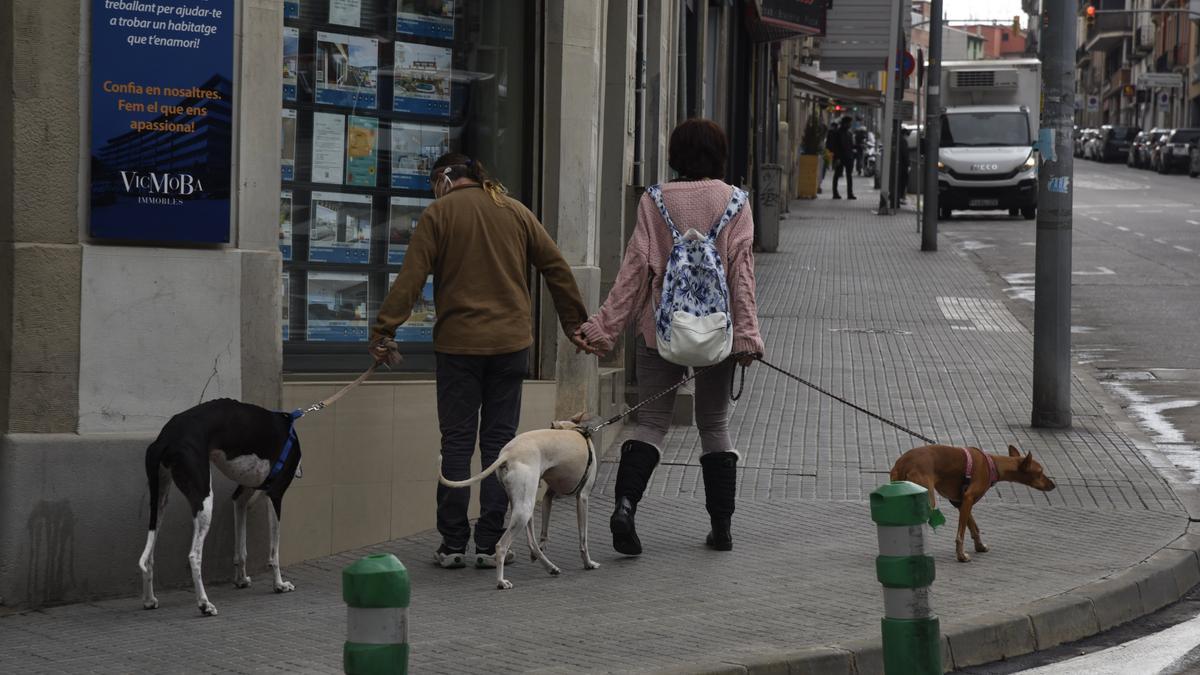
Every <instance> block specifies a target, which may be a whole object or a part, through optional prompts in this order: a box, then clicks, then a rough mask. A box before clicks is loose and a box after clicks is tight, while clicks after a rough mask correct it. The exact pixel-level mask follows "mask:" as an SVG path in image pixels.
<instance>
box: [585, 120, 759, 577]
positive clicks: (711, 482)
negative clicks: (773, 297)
mask: <svg viewBox="0 0 1200 675" xmlns="http://www.w3.org/2000/svg"><path fill="white" fill-rule="evenodd" d="M667 152H668V163H669V164H670V166H671V168H672V169H674V170H675V172H676V173H677V174H678V178H677V179H675V180H673V181H671V182H669V183H666V184H664V185H661V186H655V187H652V188H650V189H649V190H647V193H646V194H645V195H643V196H642V199H641V203H640V204H639V205H638V216H637V225H636V226H635V228H634V232H633V236H632V237H631V239H630V241H629V244H628V246H627V247H626V249H625V256H624V258H623V259H622V260H621V268H620V270H619V271H618V272H617V278H616V281H615V282H614V284H613V287H612V290H611V291H609V293H608V297H607V298H606V299H605V301H604V305H603V306H602V307H601V308H600V310H599V312H597V313H596V314H595V315H594V316H592V317H591V318H590V319H589V320H588V321H587V322H586V323H584V324H583V326H582V327H581V328H580V331H579V335H580V337H581V338H582V339H583V341H584V342H586V344H587V351H589V352H591V353H593V354H605V353H607V352H608V351H609V350H611V349H612V347H613V345H614V343H615V342H616V340H617V337H618V336H619V335H620V334H621V332H622V331H623V330H624V329H625V327H626V326H627V325H628V324H629V323H631V322H636V327H637V345H636V369H637V381H638V393H639V398H640V399H641V400H643V401H645V400H646V399H648V398H649V397H651V396H653V395H655V394H658V393H660V392H662V391H663V390H665V389H667V388H668V387H670V386H671V385H672V384H675V383H677V382H679V381H680V380H681V379H682V378H683V377H684V376H685V374H686V373H687V367H686V366H683V365H678V364H677V363H673V362H670V361H668V360H666V359H665V358H664V357H663V355H662V353H660V351H659V349H657V348H656V347H657V346H659V345H662V344H663V342H662V340H663V334H664V329H663V326H662V317H661V316H656V311H655V305H656V304H657V305H659V306H668V307H669V305H668V304H667V301H668V300H669V298H668V297H667V294H666V293H664V279H666V281H668V282H672V281H673V279H672V276H671V275H672V274H675V272H673V270H675V269H677V268H676V264H677V263H679V261H680V260H681V258H680V257H679V256H687V254H686V253H682V251H683V250H684V249H683V248H682V246H683V244H678V243H677V242H676V236H679V238H680V241H683V240H685V239H686V238H687V237H693V236H698V237H704V236H706V235H707V237H709V238H712V239H711V240H713V241H714V243H715V248H716V250H717V253H718V254H719V259H720V260H721V261H723V266H724V270H723V272H724V281H725V284H724V285H725V286H726V287H727V289H728V293H727V299H728V308H729V313H730V314H731V319H732V324H731V328H732V345H731V347H730V352H726V353H732V356H729V357H728V358H725V359H724V360H722V361H719V362H718V363H717V365H715V366H713V367H711V368H709V369H708V370H705V371H704V372H702V373H701V374H700V375H699V376H698V377H697V378H696V402H695V411H696V428H697V429H698V431H699V433H700V446H701V456H700V466H701V471H702V475H703V479H704V503H705V507H706V509H707V510H708V514H709V518H710V522H711V525H712V529H711V531H710V532H709V534H708V537H707V539H706V544H707V545H708V546H709V547H710V548H713V549H716V550H720V551H728V550H731V549H732V548H733V538H732V534H731V532H730V521H731V518H732V516H733V511H734V498H735V496H736V492H737V463H738V460H739V454H738V452H737V451H736V450H734V448H733V444H732V443H731V441H730V438H729V394H730V384H731V376H732V374H733V368H734V367H735V365H736V364H737V363H741V364H742V365H747V364H749V363H750V362H751V361H753V360H754V359H755V358H758V357H761V355H762V353H763V341H762V338H761V337H760V335H759V330H758V318H757V304H756V302H755V296H754V286H755V283H754V253H753V244H754V218H753V216H752V215H751V213H750V206H749V205H748V204H745V203H744V193H742V192H741V191H740V190H738V189H737V188H735V187H732V186H730V185H729V184H727V183H725V181H724V180H723V177H724V176H725V162H726V153H727V142H726V138H725V133H724V132H723V131H722V130H721V128H720V127H719V126H717V125H716V124H715V123H713V122H712V121H710V120H705V119H690V120H686V121H684V122H682V123H681V124H680V125H679V126H677V127H676V128H675V130H674V131H673V132H671V139H670V144H669V147H668V151H667ZM659 200H661V205H660V203H659ZM664 214H669V219H670V220H669V221H668V216H667V215H664ZM670 223H673V224H674V228H672V226H671V224H670ZM722 223H724V225H722ZM693 230H694V231H695V233H696V234H695V235H693V234H692V232H691V231H693ZM714 232H715V233H716V236H715V237H714V236H713V234H714ZM675 233H679V234H678V235H676V234H675ZM685 233H686V234H685ZM709 240H710V239H706V241H709ZM672 257H675V262H672V261H671V260H669V259H671V258H672ZM675 280H677V278H676V279H675ZM677 314H678V312H677ZM674 409H675V392H674V391H671V392H670V393H668V394H667V395H665V396H662V397H660V398H658V399H655V400H654V401H651V402H649V403H647V404H646V405H645V406H643V407H642V408H640V409H639V410H638V418H637V425H636V427H635V428H634V429H633V433H632V436H631V437H630V438H629V439H628V440H626V441H625V442H624V443H623V444H622V445H621V451H620V452H621V458H620V466H619V467H618V468H617V479H616V485H615V498H616V509H615V510H614V512H613V515H612V518H611V519H610V520H609V527H610V529H611V530H612V535H613V548H615V549H616V550H617V551H618V552H619V553H623V554H625V555H638V554H640V553H641V552H642V544H641V540H640V539H639V538H638V535H637V531H636V529H635V526H634V515H635V514H636V512H637V505H638V503H639V502H640V501H641V499H642V496H643V494H644V493H645V490H646V484H647V483H648V482H649V481H650V477H651V475H652V474H653V472H654V468H655V467H656V466H657V465H658V463H659V461H660V459H661V457H662V444H663V439H664V438H665V437H666V434H667V430H668V428H669V426H670V424H671V417H672V412H673V411H674Z"/></svg>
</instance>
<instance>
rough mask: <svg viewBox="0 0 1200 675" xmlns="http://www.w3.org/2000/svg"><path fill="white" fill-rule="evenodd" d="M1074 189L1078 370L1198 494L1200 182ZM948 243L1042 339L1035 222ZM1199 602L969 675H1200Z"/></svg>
mask: <svg viewBox="0 0 1200 675" xmlns="http://www.w3.org/2000/svg"><path fill="white" fill-rule="evenodd" d="M1073 189H1074V190H1073V191H1074V214H1075V217H1074V222H1073V231H1074V236H1073V244H1072V265H1071V268H1072V278H1073V280H1074V282H1073V284H1072V291H1071V293H1072V298H1071V306H1072V309H1071V324H1072V329H1071V330H1072V334H1073V339H1072V353H1073V355H1074V357H1075V360H1076V367H1085V368H1094V369H1095V372H1096V375H1097V376H1098V377H1099V378H1100V380H1101V381H1102V382H1103V383H1104V384H1105V385H1106V386H1107V387H1108V388H1109V389H1110V390H1111V391H1112V393H1113V394H1114V395H1115V396H1116V398H1117V399H1118V400H1120V401H1122V405H1123V407H1125V408H1126V410H1127V411H1128V412H1129V413H1130V416H1131V417H1132V418H1133V419H1135V420H1136V421H1137V423H1138V424H1139V426H1141V427H1142V429H1143V430H1144V431H1145V432H1146V433H1147V435H1148V436H1149V437H1150V438H1151V439H1152V440H1153V442H1154V444H1155V445H1156V446H1157V449H1158V451H1159V452H1161V453H1162V454H1163V455H1165V456H1166V457H1167V458H1168V459H1169V460H1170V461H1171V463H1172V464H1174V465H1175V467H1176V468H1177V469H1178V471H1177V472H1175V475H1174V476H1172V477H1169V480H1171V481H1173V482H1184V483H1191V484H1193V485H1197V484H1200V179H1192V178H1188V177H1187V176H1186V175H1170V176H1161V175H1158V174H1156V173H1153V172H1150V171H1144V170H1137V169H1130V168H1127V167H1125V166H1124V165H1121V164H1099V163H1096V162H1090V161H1084V160H1080V159H1076V160H1075V178H1074V185H1073ZM939 231H940V234H941V235H942V237H943V238H942V240H941V247H942V248H943V249H945V248H948V246H947V244H949V245H950V246H952V247H953V249H954V250H955V252H957V253H958V254H960V255H965V256H969V257H973V258H974V259H975V260H976V262H977V263H978V264H980V266H981V267H982V268H983V269H984V270H986V271H987V272H988V273H989V275H990V277H991V278H992V280H993V282H994V283H995V284H996V285H997V286H998V287H999V288H1001V289H1003V291H1004V293H1005V294H1006V295H1007V296H1008V298H1009V300H1010V305H1012V309H1013V310H1014V312H1015V313H1016V314H1017V316H1018V318H1020V319H1021V320H1022V321H1024V322H1025V323H1026V324H1027V325H1028V326H1030V327H1032V326H1033V300H1034V288H1033V278H1034V275H1033V272H1034V255H1035V251H1034V239H1035V235H1036V222H1035V221H1026V220H1022V219H1020V218H1010V217H1008V216H1007V214H1006V213H1003V212H994V213H979V214H975V213H961V214H956V216H955V217H954V218H953V219H952V220H948V221H947V220H943V221H941V223H940V224H939ZM1198 596H1200V587H1198V589H1193V592H1192V593H1191V594H1189V596H1188V599H1185V600H1184V601H1181V602H1180V603H1177V604H1176V605H1173V606H1171V607H1168V608H1166V609H1164V610H1162V611H1161V612H1158V613H1156V614H1154V615H1151V616H1149V617H1146V618H1144V619H1141V620H1138V621H1135V622H1132V623H1131V624H1127V625H1126V626H1122V627H1120V628H1117V629H1115V630H1113V631H1109V632H1108V633H1105V634H1103V635H1099V636H1096V637H1094V638H1090V639H1088V640H1083V641H1081V642H1079V643H1075V644H1071V645H1064V646H1062V647H1058V648H1056V649H1052V650H1048V651H1046V652H1040V653H1036V654H1031V655H1028V656H1025V657H1022V658H1018V659H1013V660H1010V661H1008V662H1004V663H998V664H992V665H989V666H985V667H980V668H972V669H969V670H968V671H966V672H970V673H989V674H997V675H998V674H1000V673H1018V672H1029V673H1035V674H1036V675H1046V674H1049V673H1077V672H1091V673H1097V674H1099V673H1109V672H1111V673H1139V674H1141V673H1161V674H1163V675H1165V674H1166V673H1182V672H1200V648H1198V645H1200V619H1195V618H1194V617H1196V616H1197V615H1198V614H1200V602H1198V601H1197V597H1198ZM1081 655H1089V656H1081ZM1168 656H1169V657H1170V658H1167V657H1168ZM1047 664H1055V665H1050V666H1047ZM1043 667H1044V668H1045V669H1043ZM1031 669H1033V670H1031Z"/></svg>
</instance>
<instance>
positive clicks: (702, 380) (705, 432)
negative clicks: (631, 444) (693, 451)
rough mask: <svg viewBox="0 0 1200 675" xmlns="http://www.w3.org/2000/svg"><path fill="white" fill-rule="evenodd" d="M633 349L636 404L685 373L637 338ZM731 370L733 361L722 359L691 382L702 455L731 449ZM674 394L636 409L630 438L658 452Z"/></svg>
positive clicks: (673, 403)
mask: <svg viewBox="0 0 1200 675" xmlns="http://www.w3.org/2000/svg"><path fill="white" fill-rule="evenodd" d="M636 349H637V351H636V357H637V380H638V400H639V401H644V400H646V399H647V398H649V397H651V396H653V395H655V394H657V393H659V392H661V391H662V390H664V389H666V388H667V387H669V386H671V385H673V384H675V383H676V382H678V381H680V380H682V379H683V378H684V376H685V375H686V374H687V366H678V365H675V364H674V363H671V362H669V361H667V360H666V359H664V358H662V357H661V356H659V355H658V350H657V349H653V348H650V347H647V346H646V345H645V343H644V342H643V341H642V339H641V338H638V341H637V348H636ZM733 368H734V361H733V359H726V360H725V361H724V362H723V363H721V364H720V365H718V366H717V367H715V368H711V369H709V370H706V371H704V373H702V374H701V375H700V376H699V377H697V378H696V379H695V380H694V382H695V384H696V429H697V430H698V431H699V432H700V451H701V453H702V454H708V453H711V452H728V451H731V450H733V443H732V442H730V440H729V376H730V374H731V373H732V370H733ZM678 391H679V390H678V389H676V390H675V391H673V392H671V393H669V394H667V395H666V396H663V397H662V398H659V399H658V400H655V401H653V402H651V403H648V404H647V405H645V406H643V407H642V408H640V409H638V412H637V426H636V427H635V428H634V430H633V434H632V435H631V436H630V438H633V439H635V440H639V441H642V442H643V443H649V444H651V445H653V446H654V447H656V448H659V449H661V448H662V442H663V438H664V437H665V436H666V435H667V430H668V429H670V427H671V417H672V413H673V412H674V410H675V394H676V393H677V392H678Z"/></svg>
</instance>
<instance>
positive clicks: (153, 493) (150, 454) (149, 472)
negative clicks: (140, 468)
mask: <svg viewBox="0 0 1200 675" xmlns="http://www.w3.org/2000/svg"><path fill="white" fill-rule="evenodd" d="M165 454H167V444H166V442H165V441H163V440H162V438H157V439H155V440H154V442H153V443H151V444H150V447H148V448H146V482H148V483H149V484H150V528H149V529H151V530H157V529H158V472H159V469H160V467H161V466H162V462H163V459H164V457H163V456H164V455H165Z"/></svg>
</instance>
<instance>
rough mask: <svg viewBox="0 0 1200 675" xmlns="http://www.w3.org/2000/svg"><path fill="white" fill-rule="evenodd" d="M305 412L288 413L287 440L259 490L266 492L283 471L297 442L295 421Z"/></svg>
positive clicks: (296, 410)
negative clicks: (289, 418)
mask: <svg viewBox="0 0 1200 675" xmlns="http://www.w3.org/2000/svg"><path fill="white" fill-rule="evenodd" d="M318 410H319V408H318ZM305 412H307V411H305V410H301V409H299V408H296V409H295V410H293V411H292V412H291V413H289V415H290V416H291V418H292V419H291V421H290V422H289V423H288V436H287V440H286V441H284V443H283V450H282V451H281V452H280V453H279V459H277V460H275V464H274V466H272V467H271V473H269V474H267V478H266V480H264V481H263V482H262V485H259V486H258V489H259V490H266V489H267V487H269V486H270V485H271V481H273V480H275V477H276V476H278V475H279V472H281V471H283V466H284V465H285V464H287V460H288V457H289V456H291V454H292V446H294V445H295V444H296V441H297V438H296V420H298V419H300V418H301V417H304V413H305Z"/></svg>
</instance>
